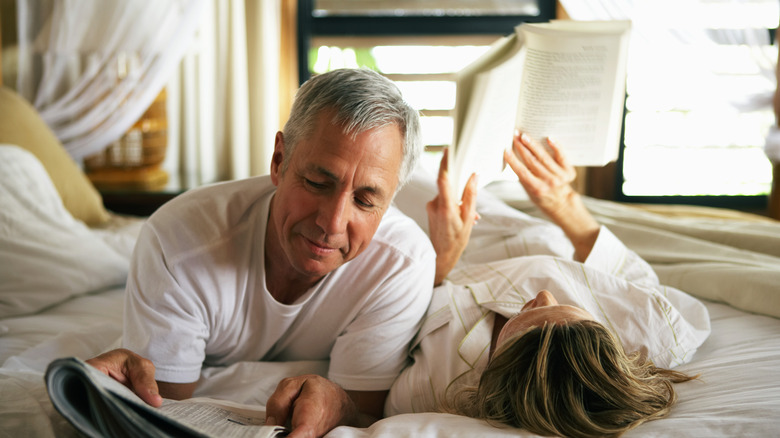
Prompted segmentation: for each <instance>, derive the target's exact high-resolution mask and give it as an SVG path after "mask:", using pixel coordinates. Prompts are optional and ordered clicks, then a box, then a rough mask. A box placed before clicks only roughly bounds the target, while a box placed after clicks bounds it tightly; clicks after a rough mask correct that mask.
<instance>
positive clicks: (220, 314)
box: [123, 177, 435, 391]
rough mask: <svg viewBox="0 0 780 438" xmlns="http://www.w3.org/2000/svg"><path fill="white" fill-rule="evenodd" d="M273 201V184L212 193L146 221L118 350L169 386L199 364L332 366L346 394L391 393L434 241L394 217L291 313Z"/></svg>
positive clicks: (186, 198)
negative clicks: (270, 250) (274, 242)
mask: <svg viewBox="0 0 780 438" xmlns="http://www.w3.org/2000/svg"><path fill="white" fill-rule="evenodd" d="M274 192H275V187H274V186H273V184H272V183H271V181H270V178H269V177H255V178H250V179H246V180H241V181H233V182H228V183H221V184H216V185H212V186H208V187H203V188H200V189H197V190H193V191H190V192H187V193H185V194H183V195H181V196H179V197H177V198H175V199H173V200H172V201H170V202H169V203H167V204H166V205H164V206H163V207H162V208H160V209H159V210H158V211H157V212H156V213H155V214H154V215H152V216H151V217H150V218H149V219H148V221H147V223H146V224H145V225H144V227H143V229H142V231H141V233H140V236H139V239H138V242H137V244H136V249H135V253H134V256H133V261H132V264H131V269H130V274H129V278H128V284H127V298H126V308H125V327H124V339H123V346H124V347H125V348H128V349H130V350H132V351H135V352H137V353H138V354H140V355H142V356H145V357H147V358H149V359H150V360H151V361H152V362H153V363H154V364H155V367H156V378H157V380H160V381H165V382H172V383H187V382H194V381H197V380H198V378H199V377H200V370H201V367H202V366H204V365H208V366H215V365H228V364H232V363H235V362H238V361H258V360H262V361H295V360H323V359H329V360H330V368H329V372H328V378H329V379H331V380H332V381H334V382H336V383H337V384H339V385H341V386H342V387H344V388H345V389H347V390H358V391H376V390H386V389H388V388H390V386H391V384H392V382H393V380H394V379H395V378H396V377H397V375H398V374H399V373H400V371H401V370H402V369H403V367H404V365H406V363H407V358H408V348H409V343H410V341H411V339H412V338H413V337H414V335H415V333H416V331H417V329H418V328H419V322H420V320H421V318H422V316H423V315H424V314H425V311H426V309H427V307H428V304H429V302H430V297H431V293H432V287H431V285H432V284H433V276H434V272H435V253H434V251H433V247H432V245H431V243H430V240H429V239H428V238H427V236H426V235H425V234H424V233H423V231H422V230H421V229H420V228H419V227H418V226H417V225H416V224H415V223H414V222H413V221H412V220H411V219H409V218H408V217H406V216H404V215H403V214H401V213H400V211H399V210H397V209H396V208H395V207H391V208H389V209H388V211H387V212H386V213H385V215H384V217H383V219H382V222H381V224H380V226H379V228H378V229H377V231H376V233H375V235H374V237H373V239H372V241H371V243H370V244H369V245H368V247H367V248H366V249H365V251H364V252H363V253H361V254H360V255H359V256H358V257H356V258H355V259H353V260H351V261H350V262H348V263H346V264H344V265H342V266H341V267H339V268H338V269H336V270H335V271H333V272H331V273H330V274H328V275H326V276H325V277H324V278H323V279H322V280H320V281H319V282H318V283H317V284H316V285H315V286H314V287H312V289H310V290H309V291H308V292H307V293H306V294H305V295H304V296H302V297H301V298H300V299H299V300H298V301H297V302H295V303H293V304H291V305H285V304H282V303H279V302H277V301H276V300H275V299H274V298H273V297H272V296H271V295H270V293H269V292H268V290H267V288H266V282H265V270H264V266H265V265H264V257H265V255H264V248H265V246H264V238H265V232H266V225H267V220H268V212H269V205H270V201H271V198H272V197H273V194H274ZM279 256H280V257H281V256H282V255H281V254H280V255H279Z"/></svg>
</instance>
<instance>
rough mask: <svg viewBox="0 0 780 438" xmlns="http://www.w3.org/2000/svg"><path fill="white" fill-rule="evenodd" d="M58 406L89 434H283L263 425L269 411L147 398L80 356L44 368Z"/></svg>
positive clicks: (221, 403) (203, 401)
mask: <svg viewBox="0 0 780 438" xmlns="http://www.w3.org/2000/svg"><path fill="white" fill-rule="evenodd" d="M45 381H46V389H47V390H48V392H49V398H50V399H51V401H52V404H53V405H54V407H55V408H56V409H57V411H59V413H60V414H62V416H63V417H65V419H66V420H68V421H69V422H70V423H71V424H72V425H73V426H74V427H75V428H76V429H77V430H79V431H80V432H81V433H82V434H84V435H86V436H88V437H128V438H130V437H132V438H136V437H204V438H205V437H236V438H238V437H278V436H279V437H280V436H286V435H287V431H286V429H284V428H283V427H280V426H265V425H264V423H265V411H263V410H259V409H257V408H256V407H252V406H248V405H241V404H237V403H231V402H228V401H224V400H215V399H208V398H192V399H188V400H182V401H175V400H167V399H164V400H163V405H162V407H160V408H154V407H151V406H149V405H148V404H146V403H145V402H144V401H143V400H141V399H140V398H139V397H138V396H136V395H135V394H134V393H133V392H132V391H131V390H129V389H128V388H127V387H125V386H124V385H122V384H121V383H119V382H117V381H115V380H114V379H112V378H110V377H108V376H106V375H105V374H103V373H101V372H100V371H98V370H97V369H95V368H94V367H92V366H90V365H89V364H87V363H86V362H83V361H81V360H79V359H76V358H63V359H57V360H55V361H53V362H52V363H50V364H49V366H48V367H47V369H46V376H45Z"/></svg>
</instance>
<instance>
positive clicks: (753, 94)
mask: <svg viewBox="0 0 780 438" xmlns="http://www.w3.org/2000/svg"><path fill="white" fill-rule="evenodd" d="M560 2H561V5H562V6H563V7H564V9H565V10H566V12H567V14H568V15H569V16H570V17H571V18H572V19H574V20H612V19H629V20H631V21H632V23H633V29H632V41H631V50H630V53H631V56H630V59H629V79H628V87H629V95H631V94H632V93H633V94H634V96H639V97H641V98H642V100H644V101H646V102H651V101H652V102H656V103H658V104H659V106H663V105H664V103H662V102H666V103H665V105H667V106H671V105H676V106H678V107H690V106H694V105H695V106H699V107H712V106H721V105H730V106H731V107H733V108H734V109H735V110H736V111H738V112H747V111H755V110H760V109H769V108H771V106H772V96H773V95H774V92H775V89H776V88H777V81H776V75H775V69H776V65H777V49H776V48H772V47H771V46H770V45H769V43H770V39H769V38H770V36H769V32H767V29H771V28H775V27H777V25H778V16H780V2H778V1H777V0H590V1H587V2H584V1H580V0H560ZM756 17H765V21H764V22H759V23H757V20H756ZM760 20H761V19H759V20H758V21H760ZM757 24H758V26H757ZM775 44H777V43H775ZM718 45H732V46H742V47H745V46H747V47H749V48H750V52H749V56H747V57H745V58H743V61H744V62H743V64H744V67H742V68H743V69H744V71H743V73H744V74H746V75H756V74H757V75H760V76H762V77H763V78H764V79H765V80H764V81H763V82H761V83H759V82H757V81H753V82H752V84H753V85H751V86H750V87H733V86H731V87H728V86H723V81H724V80H729V78H727V77H725V76H724V75H722V72H723V71H724V70H725V69H724V68H723V67H724V66H723V65H719V64H717V63H713V62H712V61H711V60H709V59H707V57H706V55H707V53H705V52H706V51H707V50H708V47H714V46H718ZM653 84H655V86H653ZM670 84H677V86H670Z"/></svg>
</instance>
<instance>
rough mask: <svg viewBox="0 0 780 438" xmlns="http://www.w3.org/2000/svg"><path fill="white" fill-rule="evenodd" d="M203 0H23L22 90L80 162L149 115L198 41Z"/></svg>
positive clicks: (20, 0) (19, 5)
mask: <svg viewBox="0 0 780 438" xmlns="http://www.w3.org/2000/svg"><path fill="white" fill-rule="evenodd" d="M203 4H204V0H147V1H142V0H111V1H102V0H18V3H17V8H18V19H19V22H18V26H19V72H18V84H17V89H18V91H19V92H20V94H21V95H22V96H24V97H25V98H26V99H27V100H29V101H30V102H32V103H33V105H34V106H35V107H36V109H37V110H38V111H39V113H40V115H41V117H42V118H43V120H45V121H46V123H47V124H48V125H49V126H50V127H51V128H52V130H53V131H54V133H55V134H56V135H57V137H58V138H59V139H60V140H61V141H62V142H63V144H64V145H65V148H66V149H67V151H68V152H69V153H70V155H71V156H72V157H73V158H74V159H75V160H76V161H79V162H80V160H81V159H82V158H83V157H85V156H88V155H91V154H93V153H96V152H99V151H101V150H102V149H103V148H104V147H105V146H107V145H109V144H110V143H112V142H113V141H115V140H117V139H118V138H120V137H121V136H122V135H123V134H124V132H125V131H127V129H128V128H129V127H130V126H131V125H132V124H133V123H134V122H135V121H136V120H138V118H139V117H140V116H141V115H142V114H143V112H144V111H145V110H146V108H148V107H149V105H150V104H151V103H152V101H153V100H154V98H155V97H156V96H157V94H158V93H159V92H160V90H161V89H162V87H163V86H164V85H165V82H166V81H167V80H168V78H169V76H170V75H171V73H172V72H173V71H174V70H175V68H176V67H177V65H178V64H179V61H180V60H181V58H182V56H183V55H184V53H185V51H186V50H187V48H188V47H189V45H190V44H191V41H192V36H193V34H194V32H195V29H196V28H197V25H198V22H199V18H200V15H201V7H202V5H203Z"/></svg>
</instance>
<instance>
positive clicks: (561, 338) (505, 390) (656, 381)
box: [445, 321, 698, 437]
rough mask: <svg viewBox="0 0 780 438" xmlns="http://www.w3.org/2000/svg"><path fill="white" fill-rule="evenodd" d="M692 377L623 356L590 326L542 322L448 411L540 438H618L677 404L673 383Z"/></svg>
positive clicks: (604, 332) (602, 331)
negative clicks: (541, 437)
mask: <svg viewBox="0 0 780 438" xmlns="http://www.w3.org/2000/svg"><path fill="white" fill-rule="evenodd" d="M696 377H698V376H694V377H691V376H688V375H687V374H684V373H681V372H678V371H673V370H668V369H663V368H657V367H655V366H654V365H653V364H652V362H650V361H647V360H645V359H643V358H641V357H640V355H639V353H634V354H630V355H627V354H626V353H625V352H624V350H623V347H622V345H621V344H620V341H619V340H618V339H617V338H616V337H615V335H614V334H612V332H610V331H609V330H608V329H607V328H606V327H604V326H603V325H601V324H599V323H597V322H595V321H573V322H568V323H564V324H545V325H544V326H543V327H535V328H531V329H529V330H528V331H526V332H525V333H524V334H522V335H519V336H517V337H516V338H514V340H510V341H508V342H506V343H505V344H504V345H503V346H502V347H501V348H500V349H499V350H498V351H496V353H495V354H494V356H493V358H492V359H491V361H490V363H489V364H488V366H487V368H486V369H485V371H484V372H483V373H482V376H481V377H480V380H479V384H478V386H477V387H476V388H474V387H470V388H464V389H461V390H460V391H458V392H457V393H456V394H455V396H454V397H453V400H452V403H445V405H449V406H452V407H453V408H454V409H450V410H454V411H455V412H457V413H460V414H464V415H468V416H471V417H476V418H482V419H485V420H487V421H489V422H500V423H503V424H507V425H511V426H515V427H520V428H524V429H526V430H528V431H530V432H533V433H536V434H539V435H545V436H550V435H558V436H567V437H604V436H619V435H621V434H622V433H624V432H625V431H627V430H629V429H632V428H635V427H637V426H639V425H640V424H642V423H644V422H646V421H650V420H655V419H658V418H662V417H665V416H666V415H668V413H669V411H670V409H671V407H672V405H674V403H675V402H676V400H677V395H676V393H675V391H674V388H673V387H672V384H673V383H679V382H685V381H688V380H691V379H695V378H696Z"/></svg>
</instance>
